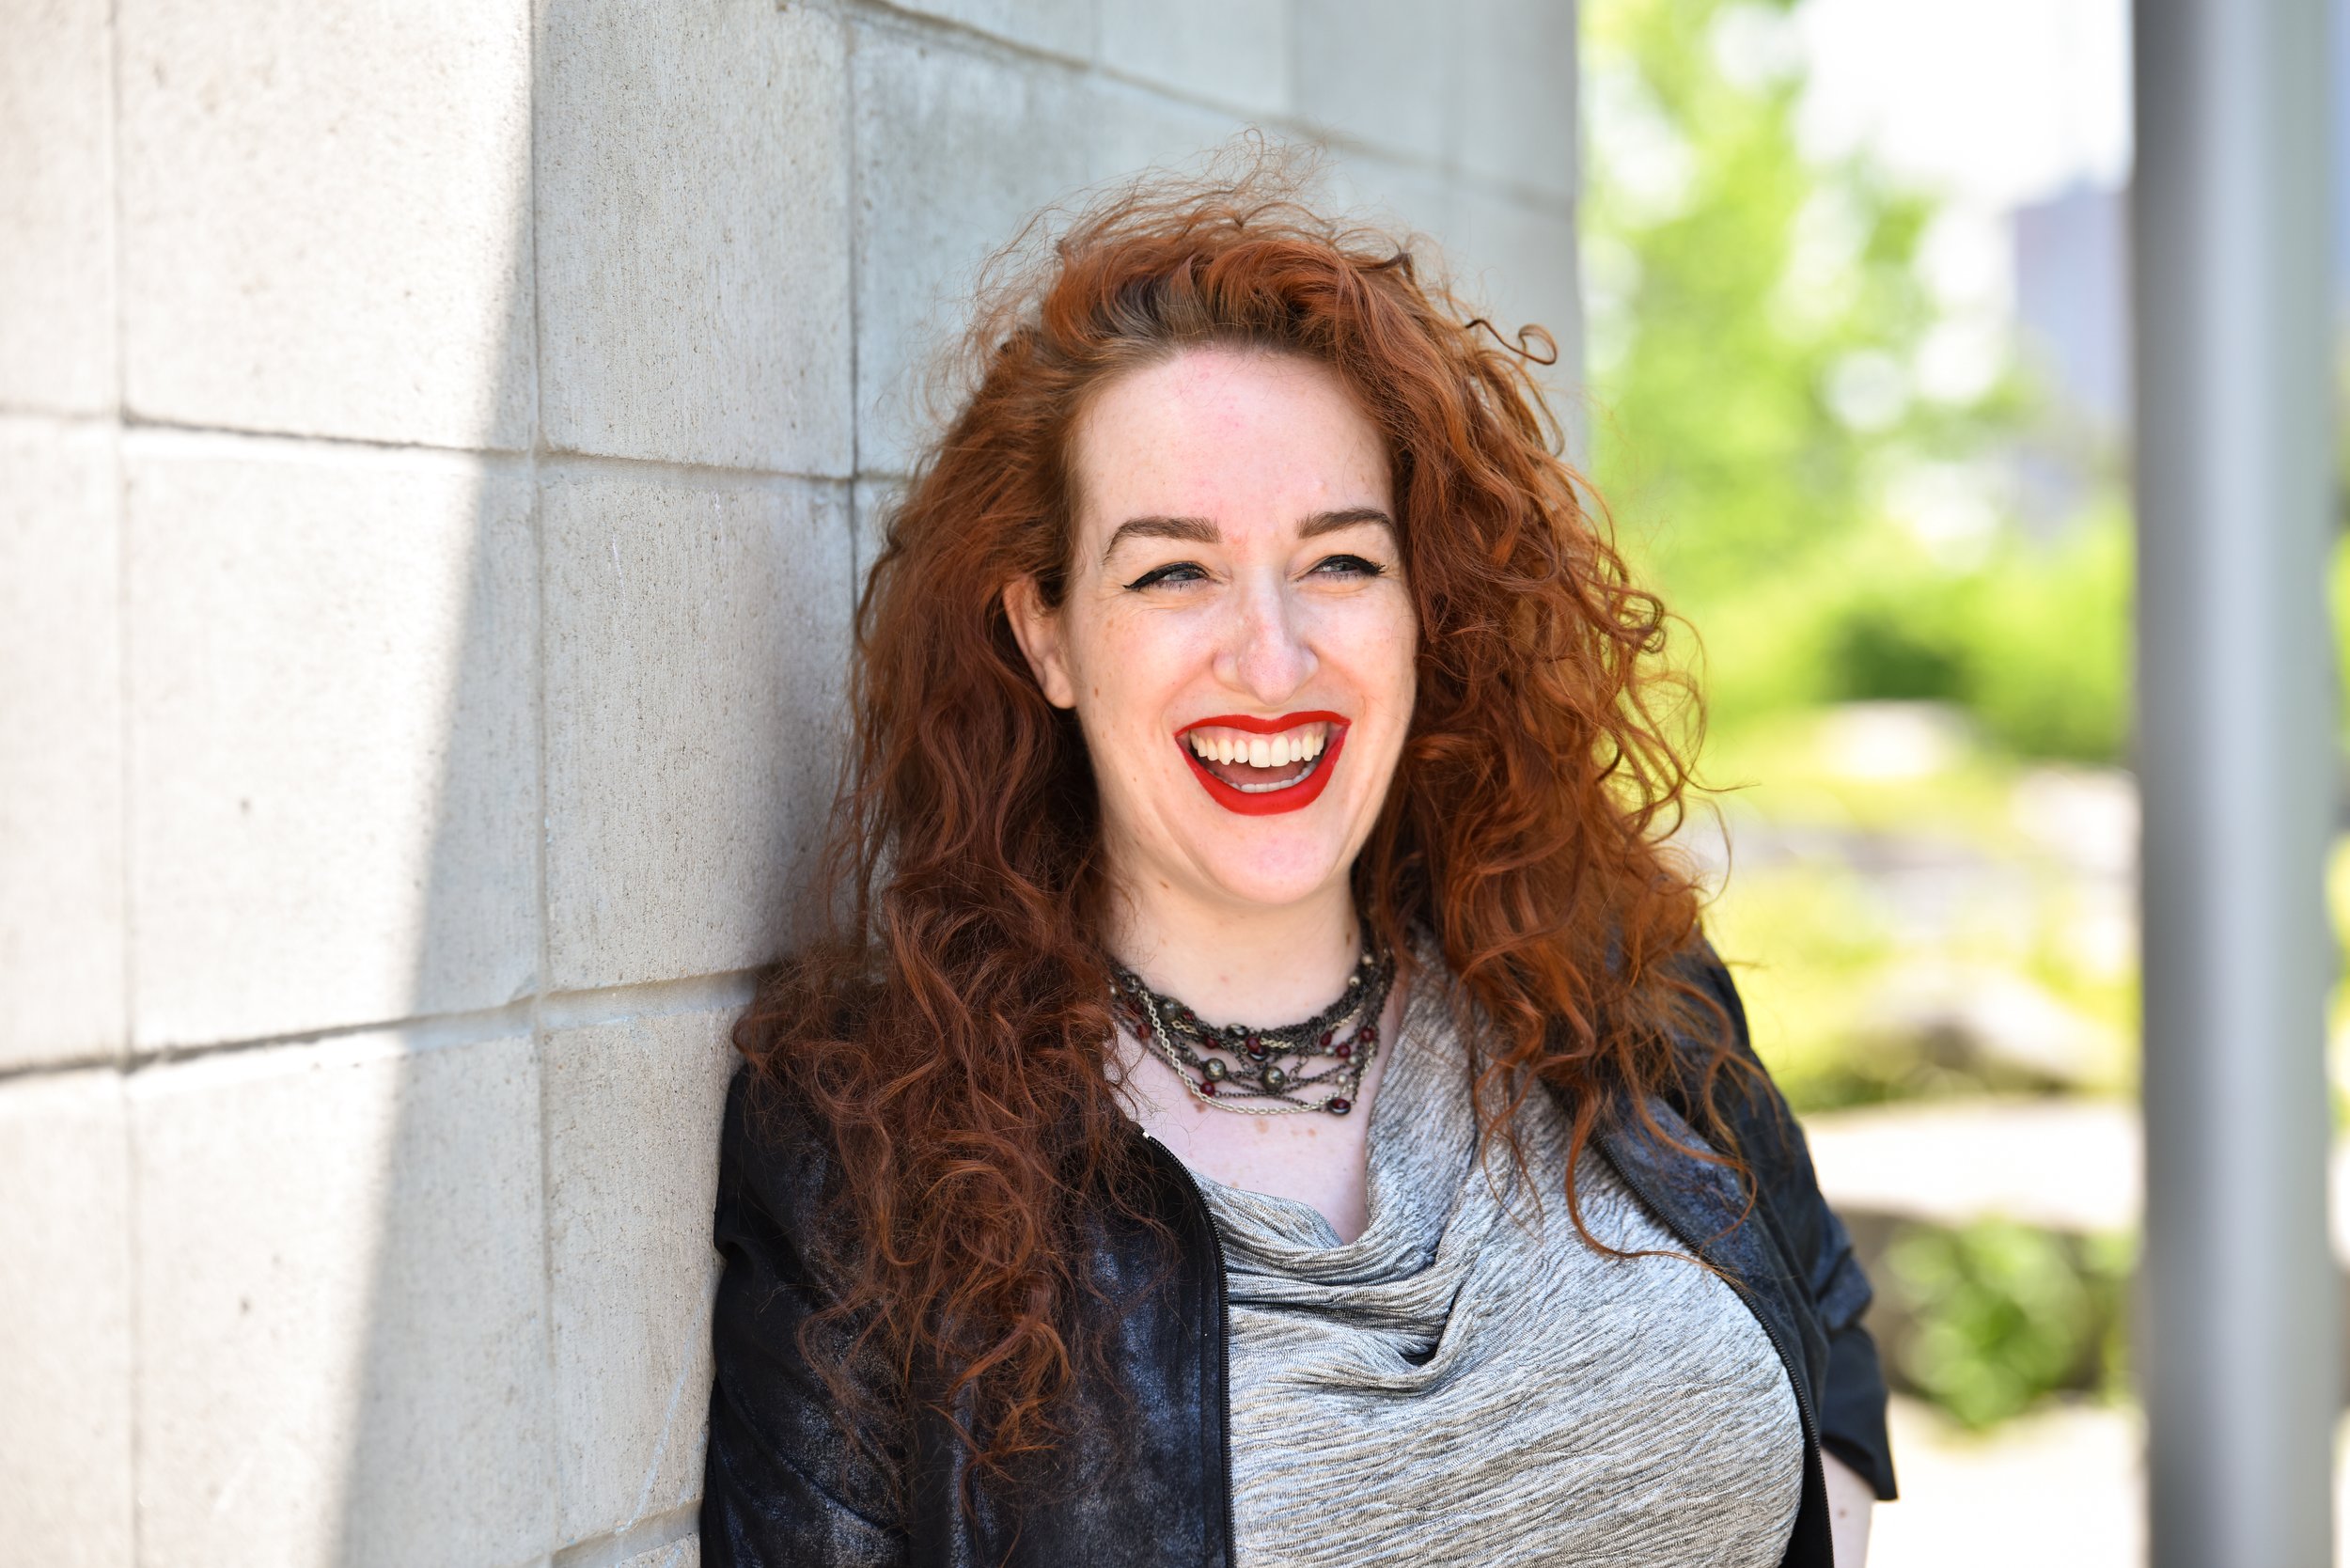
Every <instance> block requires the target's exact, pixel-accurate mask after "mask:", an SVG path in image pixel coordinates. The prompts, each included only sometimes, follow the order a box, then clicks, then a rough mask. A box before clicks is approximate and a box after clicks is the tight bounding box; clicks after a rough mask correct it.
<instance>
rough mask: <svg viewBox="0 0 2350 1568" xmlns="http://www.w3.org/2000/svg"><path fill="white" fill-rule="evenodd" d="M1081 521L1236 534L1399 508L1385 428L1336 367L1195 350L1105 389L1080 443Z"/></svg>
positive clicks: (1287, 357) (1084, 528) (1096, 529)
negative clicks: (1391, 492) (1185, 524)
mask: <svg viewBox="0 0 2350 1568" xmlns="http://www.w3.org/2000/svg"><path fill="white" fill-rule="evenodd" d="M1071 463H1072V468H1073V478H1074V479H1075V481H1076V491H1077V494H1076V500H1077V522H1078V527H1079V529H1080V532H1081V534H1082V535H1083V536H1084V537H1087V538H1094V537H1106V536H1107V533H1108V530H1110V529H1111V528H1114V527H1116V526H1117V525H1118V524H1119V523H1120V521H1122V520H1124V519H1126V518H1129V517H1135V516H1146V515H1149V516H1168V517H1204V518H1208V519H1211V520H1213V521H1214V522H1215V523H1216V524H1217V525H1219V526H1221V527H1223V528H1224V529H1226V530H1227V531H1228V532H1229V531H1230V530H1232V529H1235V528H1239V529H1248V528H1255V527H1262V526H1267V525H1281V524H1286V523H1293V522H1294V521H1295V520H1296V519H1298V518H1300V517H1304V516H1308V515H1310V514H1312V513H1315V512H1322V511H1335V510H1343V509H1346V508H1349V507H1377V508H1379V509H1381V510H1391V508H1390V502H1389V496H1388V494H1387V491H1388V478H1387V449H1386V445H1385V443H1384V442H1383V441H1382V440H1381V439H1380V435H1379V431H1378V429H1377V427H1376V426H1374V425H1373V424H1372V423H1371V419H1370V417H1369V416H1366V415H1365V414H1364V413H1363V411H1362V408H1361V405H1360V404H1358V403H1357V402H1356V401H1355V398H1354V396H1353V394H1352V393H1350V392H1349V391H1348V389H1347V387H1346V385H1345V384H1344V383H1343V382H1341V381H1340V379H1339V377H1338V375H1337V374H1336V372H1334V371H1332V370H1331V369H1329V368H1327V367H1326V366H1324V365H1321V364H1319V363H1317V362H1315V361H1313V360H1310V359H1306V358H1302V357H1300V356H1297V355H1294V354H1283V353H1270V352H1266V351H1261V350H1249V349H1228V348H1213V349H1192V350H1186V351H1184V352H1183V353H1178V354H1175V355H1173V356H1171V357H1169V358H1167V359H1165V360H1161V361H1160V362H1158V363H1156V364H1154V365H1149V366H1146V367H1144V368H1141V369H1137V370H1132V371H1129V372H1127V373H1126V374H1124V375H1121V376H1120V377H1118V378H1117V379H1116V380H1115V381H1112V382H1111V383H1110V384H1107V385H1106V386H1104V387H1103V388H1101V390H1100V391H1098V392H1097V393H1096V394H1095V395H1094V397H1093V398H1092V400H1090V402H1089V406H1088V407H1087V409H1086V411H1085V414H1084V416H1082V417H1081V418H1080V419H1079V421H1078V423H1077V428H1076V430H1075V431H1074V432H1073V441H1072V450H1071Z"/></svg>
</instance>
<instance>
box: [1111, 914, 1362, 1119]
mask: <svg viewBox="0 0 2350 1568" xmlns="http://www.w3.org/2000/svg"><path fill="white" fill-rule="evenodd" d="M1109 967H1110V1000H1111V1004H1112V1006H1113V1008H1114V1010H1115V1011H1117V1013H1118V1015H1119V1019H1120V1022H1121V1023H1123V1024H1124V1025H1125V1026H1126V1027H1127V1028H1128V1029H1129V1030H1131V1031H1132V1032H1133V1033H1134V1036H1135V1038H1136V1039H1137V1040H1139V1041H1141V1042H1142V1043H1143V1044H1145V1045H1147V1046H1149V1047H1150V1048H1151V1049H1152V1050H1153V1051H1155V1052H1157V1053H1158V1055H1159V1058H1160V1059H1161V1060H1163V1061H1165V1062H1166V1063H1167V1066H1169V1067H1171V1068H1173V1069H1174V1070H1175V1076H1176V1077H1178V1078H1179V1079H1181V1080H1182V1081H1183V1087H1184V1088H1185V1089H1186V1090H1190V1091H1191V1097H1192V1098H1193V1099H1195V1100H1198V1101H1199V1102H1200V1103H1201V1104H1202V1105H1213V1106H1214V1107H1215V1108H1216V1109H1217V1110H1228V1111H1235V1112H1238V1113H1239V1114H1241V1115H1243V1116H1291V1115H1294V1114H1296V1113H1297V1112H1299V1111H1323V1112H1326V1113H1327V1114H1329V1115H1331V1116H1344V1115H1345V1114H1347V1112H1349V1111H1351V1110H1353V1109H1354V1108H1355V1101H1356V1099H1357V1098H1359V1091H1360V1090H1361V1089H1362V1087H1363V1074H1365V1073H1366V1072H1368V1071H1369V1070H1370V1068H1371V1059H1372V1058H1374V1057H1376V1056H1377V1055H1378V1054H1379V1018H1380V1015H1381V1014H1382V1013H1384V1012H1385V1011H1387V993H1388V992H1389V991H1390V990H1392V989H1393V987H1394V985H1395V961H1394V959H1393V958H1392V957H1391V956H1390V955H1388V954H1387V953H1382V952H1378V951H1376V949H1373V948H1372V946H1371V933H1370V932H1369V931H1365V932H1364V933H1363V954H1362V957H1360V958H1358V959H1356V960H1355V968H1354V972H1353V973H1351V974H1349V975H1348V976H1347V977H1346V986H1345V988H1344V989H1343V990H1341V991H1340V993H1339V999H1338V1000H1337V1001H1335V1002H1332V1003H1331V1004H1330V1005H1329V1006H1328V1007H1326V1008H1324V1009H1323V1010H1322V1011H1320V1012H1317V1013H1315V1014H1314V1015H1313V1016H1312V1017H1311V1018H1308V1019H1306V1020H1305V1021H1304V1022H1302V1023H1297V1024H1283V1025H1281V1026H1279V1027H1276V1028H1261V1027H1257V1026H1255V1025H1252V1024H1210V1023H1206V1022H1204V1021H1203V1020H1201V1018H1200V1016H1199V1014H1198V1013H1197V1012H1194V1011H1192V1010H1191V1009H1190V1008H1188V1007H1186V1006H1184V1005H1183V1003H1182V1002H1180V1001H1177V1000H1176V999H1175V998H1174V997H1172V996H1167V995H1165V994H1163V993H1161V992H1157V991H1153V990H1152V989H1151V987H1150V986H1149V985H1147V984H1145V983H1144V982H1143V980H1142V977H1141V976H1139V975H1137V974H1136V973H1135V972H1134V971H1133V970H1131V969H1128V968H1126V967H1124V966H1123V965H1122V964H1117V963H1112V964H1110V966H1109ZM1316 1063H1323V1064H1325V1065H1319V1066H1317V1065H1315V1064H1316ZM1325 1089H1326V1090H1328V1092H1327V1093H1325V1094H1324V1095H1323V1096H1322V1097H1321V1098H1320V1099H1308V1098H1306V1095H1307V1094H1308V1093H1309V1092H1311V1091H1313V1090H1325Z"/></svg>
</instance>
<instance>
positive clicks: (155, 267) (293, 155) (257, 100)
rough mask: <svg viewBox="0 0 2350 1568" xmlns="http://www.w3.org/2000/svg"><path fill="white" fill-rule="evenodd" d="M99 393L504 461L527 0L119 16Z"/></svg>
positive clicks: (523, 188)
mask: <svg viewBox="0 0 2350 1568" xmlns="http://www.w3.org/2000/svg"><path fill="white" fill-rule="evenodd" d="M116 25H117V28H118V36H119V39H120V51H121V71H120V78H119V79H120V82H121V85H122V106H121V121H122V128H121V141H120V146H121V181H122V225H123V339H124V342H123V364H124V377H125V381H126V386H125V389H124V396H125V398H126V399H127V400H128V401H129V403H130V405H131V406H132V407H133V409H134V410H136V411H137V412H138V413H139V414H141V415H143V416H147V417H149V418H152V419H157V420H164V421H169V422H174V423H182V424H195V425H205V426H215V427H222V426H225V427H232V428H236V429H242V430H260V431H290V432H293V433H298V434H306V435H339V436H353V437H359V438H362V439H368V440H378V441H394V442H418V443H426V444H431V445H436V446H445V447H523V446H524V445H525V444H526V443H527V441H528V439H529V432H530V418H531V376H530V338H529V333H530V321H531V313H532V305H531V298H530V271H531V267H530V233H529V212H528V210H527V193H528V189H529V175H530V0H403V3H402V4H400V5H397V6H392V5H379V6H341V7H318V6H306V5H299V4H294V3H292V0H268V3H263V4H257V5H251V6H244V7H241V8H239V9H238V11H237V13H236V17H235V21H234V24H225V23H224V21H223V19H222V15H221V12H220V8H218V7H217V6H215V5H211V4H207V3H206V0H121V3H120V4H119V6H118V16H117V22H116Z"/></svg>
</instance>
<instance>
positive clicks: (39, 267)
mask: <svg viewBox="0 0 2350 1568" xmlns="http://www.w3.org/2000/svg"><path fill="white" fill-rule="evenodd" d="M110 10H111V7H110V6H109V5H108V4H107V0H31V3H29V4H18V5H13V6H10V7H9V8H8V23H7V28H8V47H7V48H6V49H0V234H5V235H7V236H8V243H6V244H5V245H0V408H17V409H38V410H40V411H43V412H47V413H59V414H95V413H101V412H104V411H106V410H109V409H111V408H113V407H114V404H115V296H114V281H115V226H114V213H115V184H114V153H113V149H112V145H111V144H112V141H113V135H114V132H113V125H112V121H113V118H114V51H113V38H112V35H111V23H110V18H109V12H110Z"/></svg>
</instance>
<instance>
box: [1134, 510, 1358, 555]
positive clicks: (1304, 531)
mask: <svg viewBox="0 0 2350 1568" xmlns="http://www.w3.org/2000/svg"><path fill="white" fill-rule="evenodd" d="M1366 523H1371V524H1376V525H1379V526H1380V527H1383V528H1386V529H1387V530H1388V531H1389V532H1391V533H1392V532H1393V531H1394V529H1395V519H1394V518H1392V517H1389V516H1388V515H1387V513H1386V512H1384V511H1381V510H1379V509H1378V508H1377V507H1343V508H1341V509H1340V510H1337V511H1316V512H1308V514H1307V515H1306V516H1304V517H1302V518H1300V519H1298V523H1297V537H1298V538H1300V539H1312V538H1314V537H1315V536H1316V535H1318V534H1327V533H1335V532H1337V531H1338V530H1339V529H1340V528H1353V527H1358V526H1360V525H1363V524H1366ZM1223 538H1224V534H1223V532H1222V530H1220V529H1219V528H1217V527H1216V525H1214V523H1212V522H1210V521H1209V520H1208V519H1206V518H1204V517H1130V518H1128V519H1127V520H1126V521H1125V522H1123V523H1120V525H1118V528H1117V531H1116V532H1114V533H1112V534H1111V535H1110V541H1109V543H1108V544H1106V545H1105V546H1104V547H1103V550H1102V558H1103V559H1104V560H1108V559H1109V558H1110V557H1111V556H1112V555H1113V554H1115V553H1116V552H1117V549H1118V547H1119V546H1120V544H1122V543H1124V542H1125V541H1127V540H1128V539H1178V540H1183V541H1188V542H1190V543H1193V544H1214V543H1218V542H1220V541H1222V540H1223Z"/></svg>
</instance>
